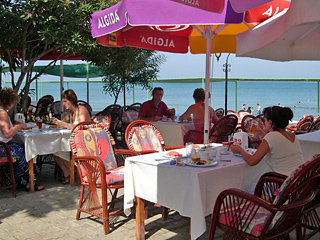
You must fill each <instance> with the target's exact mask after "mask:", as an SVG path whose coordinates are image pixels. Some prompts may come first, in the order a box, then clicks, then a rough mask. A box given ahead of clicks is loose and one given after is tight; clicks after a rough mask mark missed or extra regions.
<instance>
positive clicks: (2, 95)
mask: <svg viewBox="0 0 320 240" xmlns="http://www.w3.org/2000/svg"><path fill="white" fill-rule="evenodd" d="M19 101H20V97H19V95H18V94H17V93H16V92H15V91H13V90H12V89H11V88H3V89H0V141H2V142H5V143H7V144H8V146H9V148H10V152H11V155H12V157H13V158H14V159H15V162H14V163H13V168H14V177H15V181H16V184H17V185H18V186H19V187H25V188H26V190H29V189H30V185H29V183H28V182H29V172H28V169H29V168H28V163H27V161H26V158H25V155H24V153H25V151H24V146H23V145H20V144H18V143H15V142H13V141H11V140H12V137H13V136H14V135H15V134H16V133H17V132H18V131H19V130H22V129H26V128H27V125H26V124H25V123H19V122H14V124H12V123H11V120H10V118H9V115H8V112H7V111H9V110H10V109H11V108H12V107H13V106H14V105H15V104H16V103H18V102H19ZM5 154H6V152H5V149H4V147H3V146H0V157H1V156H5ZM35 170H37V168H35ZM34 189H35V190H36V191H40V190H43V189H44V187H43V186H40V185H35V186H34Z"/></svg>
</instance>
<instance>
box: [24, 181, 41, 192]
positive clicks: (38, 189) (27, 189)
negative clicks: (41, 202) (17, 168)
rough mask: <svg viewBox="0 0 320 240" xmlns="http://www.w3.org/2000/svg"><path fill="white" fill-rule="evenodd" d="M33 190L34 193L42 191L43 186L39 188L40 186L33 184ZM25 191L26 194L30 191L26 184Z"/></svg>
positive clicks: (28, 185)
mask: <svg viewBox="0 0 320 240" xmlns="http://www.w3.org/2000/svg"><path fill="white" fill-rule="evenodd" d="M34 190H35V191H42V190H44V186H41V185H38V184H36V183H35V184H34ZM26 191H27V192H29V191H30V184H29V183H28V184H27V185H26Z"/></svg>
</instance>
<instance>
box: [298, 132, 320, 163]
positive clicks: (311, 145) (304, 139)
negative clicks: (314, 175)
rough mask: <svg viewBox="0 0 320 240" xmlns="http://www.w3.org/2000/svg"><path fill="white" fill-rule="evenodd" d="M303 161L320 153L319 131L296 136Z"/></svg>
mask: <svg viewBox="0 0 320 240" xmlns="http://www.w3.org/2000/svg"><path fill="white" fill-rule="evenodd" d="M296 136H297V138H298V139H299V142H300V146H301V150H302V154H303V157H304V160H305V161H308V160H311V159H312V158H313V156H314V155H315V154H319V153H320V131H315V132H310V133H304V134H299V135H296Z"/></svg>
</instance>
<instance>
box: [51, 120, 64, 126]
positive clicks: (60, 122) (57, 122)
mask: <svg viewBox="0 0 320 240" xmlns="http://www.w3.org/2000/svg"><path fill="white" fill-rule="evenodd" d="M52 123H53V124H55V125H57V126H58V127H62V121H61V120H59V119H57V118H53V119H52Z"/></svg>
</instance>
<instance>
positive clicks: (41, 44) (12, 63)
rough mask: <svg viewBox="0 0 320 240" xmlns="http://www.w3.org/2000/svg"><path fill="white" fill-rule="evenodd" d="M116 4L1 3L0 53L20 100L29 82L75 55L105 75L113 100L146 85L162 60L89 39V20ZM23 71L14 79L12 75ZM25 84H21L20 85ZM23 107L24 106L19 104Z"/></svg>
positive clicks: (65, 0)
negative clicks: (49, 58) (39, 63)
mask: <svg viewBox="0 0 320 240" xmlns="http://www.w3.org/2000/svg"><path fill="white" fill-rule="evenodd" d="M115 2H116V1H113V0H109V1H102V0H86V1H82V0H74V1H71V0H15V1H12V0H2V1H1V5H0V36H1V37H0V54H1V59H2V60H3V61H4V62H5V63H7V64H8V66H9V69H10V75H11V83H12V88H13V89H14V90H15V91H16V92H19V91H20V93H21V94H23V96H24V99H26V98H27V95H28V93H29V91H30V84H31V83H32V81H34V80H35V79H37V78H38V77H39V76H40V75H42V74H43V73H45V72H46V71H47V70H49V69H50V68H51V67H52V66H54V65H55V64H56V62H57V61H58V60H61V59H65V58H66V57H67V56H70V55H74V54H78V55H79V56H81V58H82V59H83V60H85V61H88V62H91V63H93V64H96V65H98V66H101V67H102V68H103V69H104V72H105V75H106V77H105V82H106V85H105V88H104V89H105V91H106V92H107V93H109V94H110V95H112V96H115V97H116V100H115V102H116V101H117V98H118V95H119V93H120V92H121V91H122V90H124V89H125V87H123V86H126V87H127V88H128V87H130V86H132V85H133V84H141V85H142V86H144V87H147V86H148V85H147V82H148V80H150V79H155V78H156V74H157V73H158V69H159V64H161V63H162V61H163V60H164V58H163V57H162V56H157V55H156V53H155V52H154V51H150V50H142V49H134V48H123V49H120V48H107V47H103V46H101V45H99V44H98V42H97V41H96V40H95V39H93V38H92V36H91V31H90V24H89V17H90V15H91V14H92V13H93V12H96V11H100V10H102V9H105V8H107V7H109V6H111V5H114V4H115ZM48 55H51V56H52V61H50V62H49V63H48V64H47V66H46V68H44V69H43V70H42V71H40V72H39V73H37V74H33V67H34V64H35V63H36V62H37V61H39V60H41V59H42V58H43V57H44V56H48ZM18 67H19V68H21V72H20V75H19V76H18V78H17V79H15V75H14V71H15V69H16V68H18ZM23 80H24V81H25V84H24V85H23ZM23 107H25V106H23Z"/></svg>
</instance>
